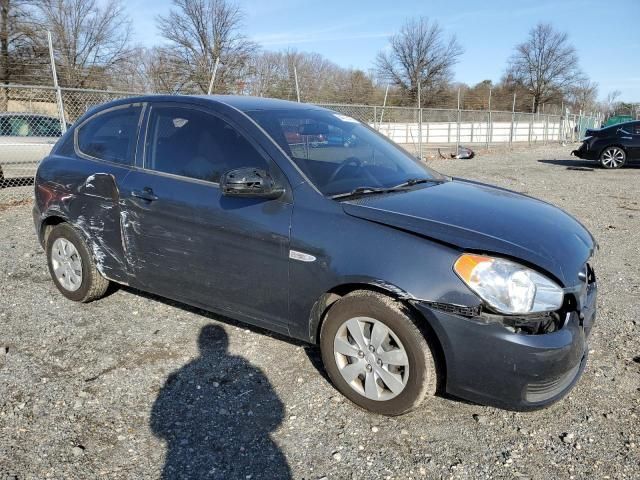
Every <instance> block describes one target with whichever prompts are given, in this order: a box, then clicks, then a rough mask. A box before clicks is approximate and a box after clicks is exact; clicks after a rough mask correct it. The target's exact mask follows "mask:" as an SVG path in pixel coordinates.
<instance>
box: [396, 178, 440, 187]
mask: <svg viewBox="0 0 640 480" xmlns="http://www.w3.org/2000/svg"><path fill="white" fill-rule="evenodd" d="M420 183H441V180H436V179H435V178H409V179H408V180H407V181H405V182H402V183H400V184H398V185H396V186H395V187H391V188H389V190H396V189H399V188H404V187H413V186H414V185H418V184H420Z"/></svg>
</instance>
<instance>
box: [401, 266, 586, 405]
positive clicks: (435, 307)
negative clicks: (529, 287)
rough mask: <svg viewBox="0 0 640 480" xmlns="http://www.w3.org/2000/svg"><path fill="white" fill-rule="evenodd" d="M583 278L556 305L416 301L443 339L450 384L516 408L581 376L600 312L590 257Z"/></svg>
mask: <svg viewBox="0 0 640 480" xmlns="http://www.w3.org/2000/svg"><path fill="white" fill-rule="evenodd" d="M579 278H580V279H581V282H580V284H579V285H576V286H574V287H570V288H565V289H563V292H564V296H563V302H562V306H561V307H560V308H558V309H556V310H554V311H548V312H538V313H532V314H526V315H518V314H516V315H505V314H502V313H497V312H495V311H492V309H491V307H489V306H487V305H484V304H483V305H481V306H479V307H474V308H469V307H463V306H459V305H447V304H440V303H436V302H424V301H414V302H412V303H413V305H414V307H415V308H416V309H417V310H418V311H419V312H420V313H421V314H422V315H423V316H424V318H425V320H426V321H427V322H428V324H429V326H430V327H431V329H432V330H433V332H434V333H435V335H436V336H437V337H438V340H439V342H440V344H441V345H442V353H443V360H444V363H445V366H446V372H447V377H446V390H447V392H448V393H450V394H452V395H456V396H460V397H462V398H465V399H467V400H471V401H475V402H479V403H484V404H488V405H494V406H497V407H500V408H506V409H512V410H530V409H536V408H540V407H543V406H546V405H548V404H550V403H553V402H555V401H557V400H559V399H560V398H562V397H563V396H564V395H566V394H567V393H568V392H569V391H570V390H571V388H572V387H573V385H575V383H576V382H577V381H578V379H579V378H580V376H581V374H582V372H583V370H584V368H585V365H586V359H587V351H588V348H587V339H588V336H589V334H590V331H591V327H592V325H593V323H594V321H595V318H596V296H597V282H596V277H595V273H594V270H593V268H592V267H591V265H589V264H586V265H585V269H584V272H582V273H581V274H580V275H579Z"/></svg>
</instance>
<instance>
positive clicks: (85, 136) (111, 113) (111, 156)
mask: <svg viewBox="0 0 640 480" xmlns="http://www.w3.org/2000/svg"><path fill="white" fill-rule="evenodd" d="M141 112H142V106H140V105H125V106H122V107H115V108H113V109H110V110H106V111H104V112H100V113H97V114H96V115H95V116H93V117H91V118H90V119H89V120H87V121H86V122H85V123H83V124H82V125H80V127H78V130H77V133H76V135H77V143H76V145H77V149H78V153H80V154H82V155H86V156H88V157H91V158H96V159H99V160H106V161H108V162H114V163H120V164H125V165H131V164H132V163H133V152H134V149H135V143H136V139H137V132H138V120H139V119H140V113H141Z"/></svg>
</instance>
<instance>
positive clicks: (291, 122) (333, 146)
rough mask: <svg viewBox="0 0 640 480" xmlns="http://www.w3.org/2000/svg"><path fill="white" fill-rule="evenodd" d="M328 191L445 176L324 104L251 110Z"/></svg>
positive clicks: (326, 191) (346, 190)
mask: <svg viewBox="0 0 640 480" xmlns="http://www.w3.org/2000/svg"><path fill="white" fill-rule="evenodd" d="M247 113H248V115H249V116H250V117H252V118H253V119H254V120H255V121H256V122H257V123H258V124H259V125H260V126H261V127H262V128H264V129H265V130H266V131H267V133H268V134H269V135H270V136H271V137H272V138H273V139H274V141H275V142H276V143H278V144H279V145H280V147H281V148H282V149H283V150H284V151H285V153H287V154H288V155H289V157H290V158H291V160H292V161H293V162H294V163H295V164H296V165H297V166H298V167H299V168H300V170H302V171H303V172H304V173H305V175H306V176H307V177H308V178H309V180H311V182H312V183H313V184H314V185H315V186H316V188H317V189H318V190H320V191H321V192H322V193H323V194H325V195H327V196H333V195H339V194H342V193H346V192H350V191H352V190H354V189H357V188H360V187H363V188H375V189H385V188H391V187H394V186H397V185H399V184H402V183H404V182H407V181H409V180H414V179H421V180H422V179H429V180H441V179H442V176H441V175H439V174H438V173H436V172H434V171H433V170H431V169H429V168H428V167H427V166H426V165H424V164H422V163H421V162H420V161H419V160H417V159H416V158H414V157H412V156H411V155H409V154H408V153H407V152H406V151H405V150H403V149H401V148H400V147H398V146H397V145H395V144H393V143H392V142H390V141H389V140H388V139H386V138H385V137H383V136H382V135H380V134H379V133H377V132H376V131H374V130H373V129H371V128H369V127H368V126H366V125H364V124H362V123H360V122H358V121H357V120H354V119H353V118H350V117H348V116H345V115H341V114H338V113H334V112H330V111H327V110H320V109H308V110H303V109H289V110H288V109H282V110H256V111H250V112H247Z"/></svg>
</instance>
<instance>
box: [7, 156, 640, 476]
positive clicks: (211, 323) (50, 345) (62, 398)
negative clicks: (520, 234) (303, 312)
mask: <svg viewBox="0 0 640 480" xmlns="http://www.w3.org/2000/svg"><path fill="white" fill-rule="evenodd" d="M569 151H570V147H564V148H562V147H559V146H553V147H545V148H537V149H530V150H521V151H514V152H509V153H506V152H500V153H491V154H487V153H481V154H480V155H478V156H477V157H476V158H475V159H473V160H434V161H431V162H430V164H431V165H432V166H433V167H434V168H436V169H438V170H440V171H442V172H445V173H448V174H451V175H458V176H464V177H469V178H474V179H479V180H482V181H487V182H490V183H495V184H498V185H501V186H504V187H507V188H511V189H514V190H517V191H520V192H525V193H527V194H530V195H533V196H537V197H540V198H543V199H545V200H548V201H550V202H552V203H554V204H556V205H559V206H561V207H563V208H565V209H566V210H568V211H569V212H571V213H572V214H574V215H575V216H576V217H578V218H579V219H580V220H581V221H582V222H583V223H584V224H585V225H586V226H587V227H588V228H589V229H590V230H591V231H592V232H593V233H594V235H595V236H596V238H597V239H598V241H599V242H600V244H601V247H602V254H601V256H600V258H599V264H598V272H597V273H598V274H599V281H600V297H599V300H598V303H599V305H598V307H599V318H598V321H597V323H596V325H595V327H594V329H593V334H592V337H591V355H590V360H589V366H588V368H587V371H586V372H585V375H584V377H583V378H582V380H581V381H580V382H579V384H578V385H577V387H576V388H575V389H574V390H573V391H572V393H571V394H570V395H569V396H568V397H567V398H565V399H564V400H563V401H561V402H560V403H558V404H555V405H553V406H551V407H549V408H547V409H545V410H541V411H536V412H530V413H514V412H508V411H504V410H498V409H495V408H489V407H483V406H479V405H474V404H469V403H466V402H462V401H458V400H455V399H451V398H442V397H436V398H433V399H430V400H428V401H427V402H425V403H424V404H423V405H422V407H421V408H419V409H418V410H417V411H415V412H413V413H411V414H409V415H406V416H403V417H399V418H385V417H380V416H376V415H372V414H368V413H367V412H364V411H362V410H360V409H358V408H356V407H355V406H353V405H352V404H350V403H349V402H348V401H346V400H344V399H343V398H342V397H341V396H340V394H338V393H337V392H336V391H335V390H334V389H333V388H332V386H331V385H330V384H329V383H328V381H327V380H326V378H325V376H324V375H323V374H321V372H320V367H319V364H320V361H319V352H318V351H317V349H316V348H315V347H310V346H307V345H304V344H301V343H298V342H295V341H291V340H287V339H285V338H282V337H278V336H274V335H271V334H267V333H265V332H263V331H260V330H257V329H247V328H246V327H245V326H243V325H240V324H238V323H235V322H233V321H231V320H226V319H223V318H220V317H216V316H214V315H210V314H207V313H205V312H202V311H199V310H196V309H192V308H189V307H185V306H183V305H179V304H175V303H172V302H168V301H163V300H161V299H158V298H154V297H151V296H149V295H145V294H143V293H140V292H137V291H134V290H131V289H127V288H121V289H117V290H114V291H113V292H112V294H111V295H109V296H108V297H107V298H105V299H103V300H100V301H98V302H94V303H91V304H88V305H80V304H75V303H72V302H69V301H67V300H65V299H64V298H63V297H62V296H61V295H60V294H59V293H58V292H57V291H56V290H55V287H54V286H53V283H52V282H51V281H50V279H49V276H48V273H47V270H46V266H45V257H44V254H43V252H42V251H41V249H40V247H39V246H38V244H37V242H36V239H35V236H34V234H33V226H32V221H31V215H30V206H29V205H15V206H11V207H9V208H5V209H4V210H3V211H0V232H1V234H0V252H1V253H2V254H1V255H0V282H1V283H0V480H4V479H31V478H33V479H36V478H37V479H42V478H58V479H76V478H110V479H112V478H114V479H120V478H122V479H125V478H126V479H130V478H158V477H159V476H161V475H162V474H163V472H164V475H165V476H166V478H181V477H189V478H242V479H248V478H253V479H263V478H296V479H320V478H327V479H343V478H366V479H378V478H397V479H409V478H532V479H547V478H576V479H581V478H600V479H606V478H629V479H631V478H639V477H640V418H639V415H640V400H639V399H640V346H639V345H640V344H639V342H638V335H639V333H640V300H639V299H640V224H639V221H640V189H639V188H638V185H640V168H628V169H625V170H621V171H604V170H601V169H597V168H596V169H593V168H592V167H593V164H590V163H588V162H582V161H579V160H575V159H570V158H571V157H569V156H568V152H569Z"/></svg>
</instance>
